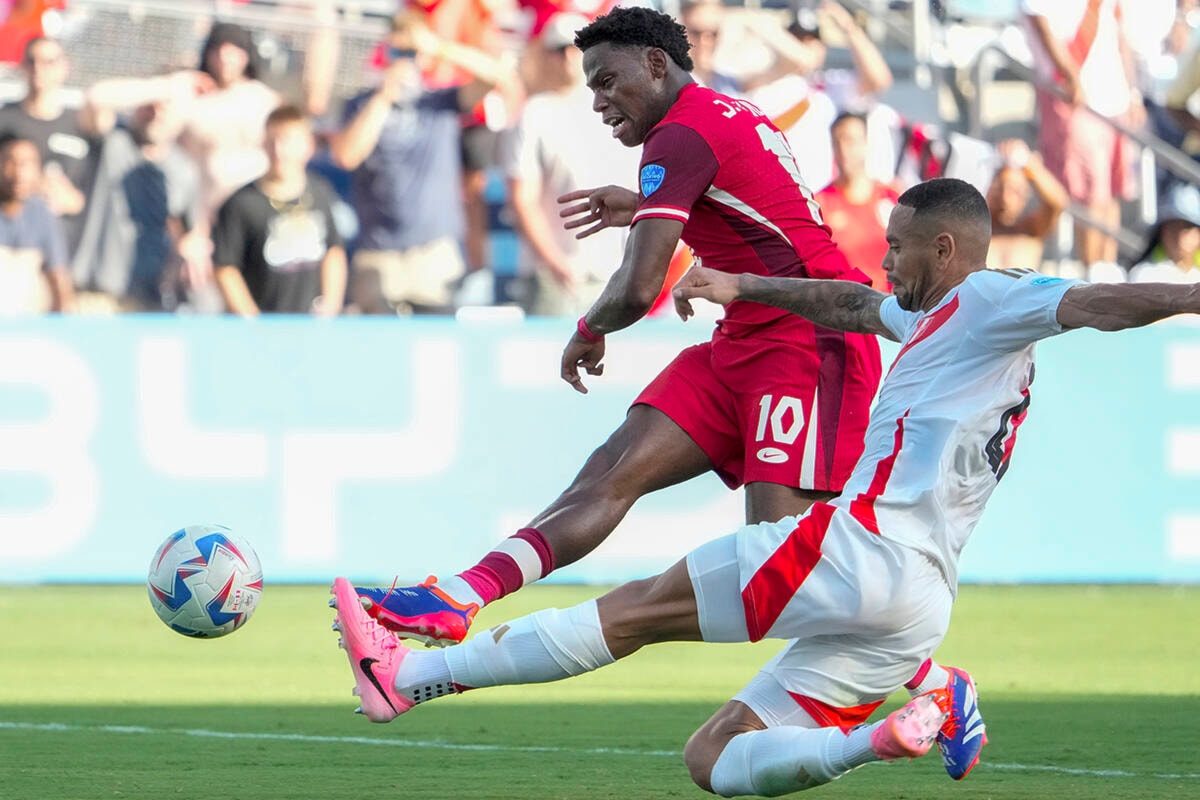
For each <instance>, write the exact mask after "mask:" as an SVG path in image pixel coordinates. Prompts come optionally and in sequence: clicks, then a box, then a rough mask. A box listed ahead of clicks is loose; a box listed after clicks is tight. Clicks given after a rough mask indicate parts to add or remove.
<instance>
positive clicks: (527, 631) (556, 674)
mask: <svg viewBox="0 0 1200 800" xmlns="http://www.w3.org/2000/svg"><path fill="white" fill-rule="evenodd" d="M443 654H444V656H445V659H446V666H447V667H448V669H449V673H450V676H451V680H452V681H453V682H454V683H456V684H459V685H460V686H464V687H469V688H482V687H484V686H507V685H511V684H517V683H546V682H547V681H557V680H562V679H563V678H569V677H571V676H572V675H580V674H582V673H584V672H590V671H591V670H594V669H598V668H600V667H603V666H605V665H606V664H611V663H613V662H614V661H615V660H616V659H614V658H613V657H612V654H611V653H610V652H609V651H608V645H607V644H605V642H604V632H603V630H601V628H600V615H599V612H598V611H597V610H596V601H595V600H589V601H588V602H586V603H581V604H580V605H577V606H574V607H572V608H568V609H558V608H548V609H545V610H543V611H538V612H536V613H534V614H530V615H528V616H525V617H521V618H520V619H516V620H513V621H512V622H508V623H505V624H504V625H500V626H497V627H495V628H492V629H491V630H490V631H485V632H482V633H478V634H476V635H475V636H474V637H473V638H471V639H469V640H468V641H466V642H464V643H463V644H460V645H455V646H454V647H449V648H447V649H446V650H444V651H443ZM397 677H399V676H398V675H397Z"/></svg>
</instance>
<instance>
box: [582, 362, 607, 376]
mask: <svg viewBox="0 0 1200 800" xmlns="http://www.w3.org/2000/svg"><path fill="white" fill-rule="evenodd" d="M583 368H584V369H586V370H587V374H588V375H603V374H604V365H603V364H584V365H583Z"/></svg>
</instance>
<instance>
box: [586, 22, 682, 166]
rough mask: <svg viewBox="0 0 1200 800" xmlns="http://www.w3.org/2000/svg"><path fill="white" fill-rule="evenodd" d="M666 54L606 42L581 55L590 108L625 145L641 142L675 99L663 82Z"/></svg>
mask: <svg viewBox="0 0 1200 800" xmlns="http://www.w3.org/2000/svg"><path fill="white" fill-rule="evenodd" d="M655 54H657V55H655ZM660 57H661V58H660ZM667 57H668V56H666V54H665V53H663V51H661V50H656V49H654V48H649V47H614V46H613V45H611V44H609V43H608V42H604V43H603V44H598V45H594V46H592V47H589V48H588V50H587V52H585V53H584V54H583V74H584V76H585V77H586V78H587V85H588V88H589V89H591V90H592V109H593V110H594V111H595V112H596V113H598V114H600V118H601V119H602V120H603V121H604V124H605V125H608V126H609V127H611V128H612V129H613V132H612V135H613V138H614V139H616V140H618V141H619V142H620V143H621V144H623V145H625V146H626V147H637V146H638V145H640V144H641V143H642V142H643V141H644V140H645V138H646V135H647V134H648V133H650V129H651V128H653V127H654V126H655V125H657V124H658V123H659V121H660V120H661V119H662V118H663V117H664V116H666V114H667V110H668V109H670V107H671V103H672V102H674V98H672V97H667V96H666V90H665V85H664V84H665V80H664V79H665V77H666V66H665V61H663V59H664V58H667Z"/></svg>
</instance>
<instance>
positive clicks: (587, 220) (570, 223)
mask: <svg viewBox="0 0 1200 800" xmlns="http://www.w3.org/2000/svg"><path fill="white" fill-rule="evenodd" d="M598 219H600V215H599V214H588V215H587V216H586V217H576V218H575V219H569V220H567V221H566V222H564V223H563V228H565V229H567V230H571V229H572V228H581V227H583V226H584V225H591V224H592V223H593V222H595V221H596V220H598Z"/></svg>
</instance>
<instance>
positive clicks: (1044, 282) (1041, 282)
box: [1029, 275, 1063, 286]
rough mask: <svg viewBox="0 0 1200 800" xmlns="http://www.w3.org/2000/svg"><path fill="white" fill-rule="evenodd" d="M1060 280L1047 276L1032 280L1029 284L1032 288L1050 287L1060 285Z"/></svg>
mask: <svg viewBox="0 0 1200 800" xmlns="http://www.w3.org/2000/svg"><path fill="white" fill-rule="evenodd" d="M1062 280H1063V279H1062V278H1054V277H1051V276H1049V275H1047V276H1045V277H1042V278H1034V279H1033V280H1031V281H1030V282H1029V283H1030V285H1032V286H1050V285H1052V284H1055V283H1062Z"/></svg>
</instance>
